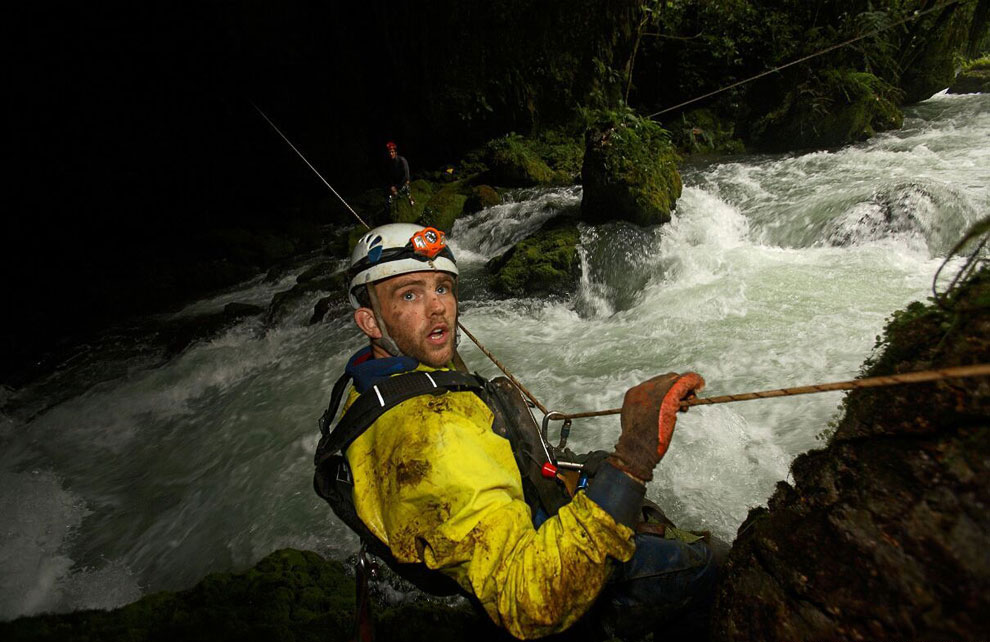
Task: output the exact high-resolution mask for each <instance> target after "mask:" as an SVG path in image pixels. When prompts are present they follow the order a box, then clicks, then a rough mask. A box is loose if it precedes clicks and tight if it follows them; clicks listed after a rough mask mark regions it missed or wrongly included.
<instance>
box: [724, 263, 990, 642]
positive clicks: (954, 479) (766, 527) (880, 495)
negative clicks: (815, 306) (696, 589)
mask: <svg viewBox="0 0 990 642" xmlns="http://www.w3.org/2000/svg"><path fill="white" fill-rule="evenodd" d="M988 300H990V271H988V270H984V271H983V272H982V273H981V274H980V275H978V276H977V277H976V279H974V280H973V281H971V282H970V283H969V284H967V285H966V286H965V287H964V288H963V289H962V290H961V291H958V292H957V293H955V294H954V295H952V296H951V297H950V298H949V300H948V307H949V310H943V309H940V308H939V307H936V306H934V305H922V304H920V303H915V304H912V305H911V306H909V307H908V308H907V309H906V310H904V311H901V312H898V313H896V314H895V315H894V317H893V319H892V320H891V322H890V323H889V325H888V326H887V328H886V330H885V335H884V337H883V339H882V341H881V343H880V345H879V346H878V349H879V352H878V354H877V356H875V357H873V358H872V359H870V360H868V361H867V364H866V368H865V372H864V374H865V375H867V376H874V375H886V374H894V373H904V372H909V371H914V370H925V369H931V368H940V367H949V366H957V365H967V364H973V363H986V362H988V361H990V309H988V307H987V305H986V303H987V301H988ZM844 405H845V416H844V417H843V418H842V419H841V420H840V421H839V423H838V425H837V427H836V428H835V432H834V434H833V435H832V436H831V439H830V441H829V443H828V446H827V447H826V448H824V449H822V450H816V451H812V452H810V453H807V454H804V455H802V456H800V457H798V458H797V459H796V460H795V461H794V464H793V466H792V469H791V473H792V477H793V481H792V482H791V483H788V482H783V481H782V482H780V483H779V484H778V485H777V489H776V492H775V493H774V494H773V496H772V497H771V498H770V500H769V503H768V507H767V508H759V509H754V510H753V511H751V512H750V515H749V517H748V518H747V520H746V521H745V523H744V524H743V525H742V526H741V527H740V528H739V532H738V536H737V539H736V541H735V543H734V545H733V548H732V552H731V553H730V555H729V560H728V563H727V565H726V567H725V569H724V573H723V580H722V582H721V584H720V587H719V591H718V596H717V603H716V606H715V609H714V611H713V613H714V623H713V626H714V636H713V638H714V639H716V640H754V639H760V640H770V641H773V640H815V639H817V640H887V639H891V640H893V639H898V640H925V639H930V640H934V639H985V638H987V637H990V619H988V618H987V616H986V614H987V613H988V612H990V557H988V556H987V553H986V551H987V546H988V545H990V512H988V511H987V506H988V505H990V419H988V417H990V380H988V378H986V377H982V378H969V379H953V380H944V381H940V382H937V383H928V384H919V385H912V386H902V387H895V388H884V389H873V390H861V391H856V392H853V393H851V394H850V395H849V396H848V398H847V399H846V401H845V403H844Z"/></svg>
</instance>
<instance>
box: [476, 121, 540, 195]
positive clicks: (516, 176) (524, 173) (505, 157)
mask: <svg viewBox="0 0 990 642" xmlns="http://www.w3.org/2000/svg"><path fill="white" fill-rule="evenodd" d="M485 162H486V163H487V165H488V167H489V173H488V180H490V181H491V182H493V183H494V184H496V185H503V186H506V187H533V186H536V185H549V184H550V183H552V182H553V179H554V173H553V170H551V169H550V166H549V165H547V164H546V162H545V161H544V160H543V159H542V158H540V157H539V155H538V154H537V152H536V151H535V150H534V149H532V147H531V146H530V145H529V144H528V143H527V141H526V139H525V138H523V137H522V136H520V135H519V134H509V135H507V136H503V137H502V138H496V139H495V140H493V141H490V142H489V143H488V144H487V145H486V146H485Z"/></svg>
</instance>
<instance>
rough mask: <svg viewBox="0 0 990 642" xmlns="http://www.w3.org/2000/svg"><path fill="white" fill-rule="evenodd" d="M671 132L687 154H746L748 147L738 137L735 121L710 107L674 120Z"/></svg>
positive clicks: (675, 141) (679, 149) (681, 149)
mask: <svg viewBox="0 0 990 642" xmlns="http://www.w3.org/2000/svg"><path fill="white" fill-rule="evenodd" d="M670 131H671V135H672V139H673V142H674V144H675V145H676V146H677V149H678V151H680V152H681V153H684V154H743V153H745V152H746V146H745V145H744V144H743V142H742V140H740V139H739V138H736V136H735V124H734V123H733V122H732V121H730V120H727V119H724V118H720V117H719V116H718V115H716V114H715V112H713V111H712V110H710V109H695V110H692V111H689V112H687V113H685V114H682V115H681V117H680V118H679V119H678V120H676V121H674V122H673V123H671V127H670Z"/></svg>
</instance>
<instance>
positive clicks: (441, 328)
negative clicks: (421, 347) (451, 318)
mask: <svg viewBox="0 0 990 642" xmlns="http://www.w3.org/2000/svg"><path fill="white" fill-rule="evenodd" d="M427 338H428V339H429V340H430V341H432V342H434V343H442V342H443V341H444V340H445V339H446V338H447V326H445V325H438V326H437V327H435V328H433V330H432V331H431V332H430V334H429V335H428V337H427Z"/></svg>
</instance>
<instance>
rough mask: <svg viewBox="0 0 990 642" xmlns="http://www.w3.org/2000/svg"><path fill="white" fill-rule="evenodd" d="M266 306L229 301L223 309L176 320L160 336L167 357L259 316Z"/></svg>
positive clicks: (160, 332)
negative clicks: (249, 318)
mask: <svg viewBox="0 0 990 642" xmlns="http://www.w3.org/2000/svg"><path fill="white" fill-rule="evenodd" d="M264 311H265V309H264V308H262V307H260V306H257V305H252V304H250V303H238V302H233V303H228V304H227V305H225V306H224V308H223V310H222V311H220V312H217V313H214V314H205V315H200V316H195V317H191V318H188V319H182V320H180V321H176V322H174V323H172V324H169V325H168V326H166V327H164V328H163V329H162V330H160V331H159V333H158V338H159V340H160V341H161V342H163V343H164V345H165V357H166V358H171V357H173V356H175V355H177V354H179V353H181V352H182V351H183V350H185V349H186V348H188V347H189V346H190V345H192V344H194V343H198V342H200V341H209V340H210V339H213V338H214V337H216V336H218V335H219V334H220V333H222V332H223V331H224V330H227V329H228V328H230V327H232V326H233V325H235V324H236V323H238V322H240V321H242V320H243V319H246V318H248V317H252V316H258V315H260V314H261V313H263V312H264Z"/></svg>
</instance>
